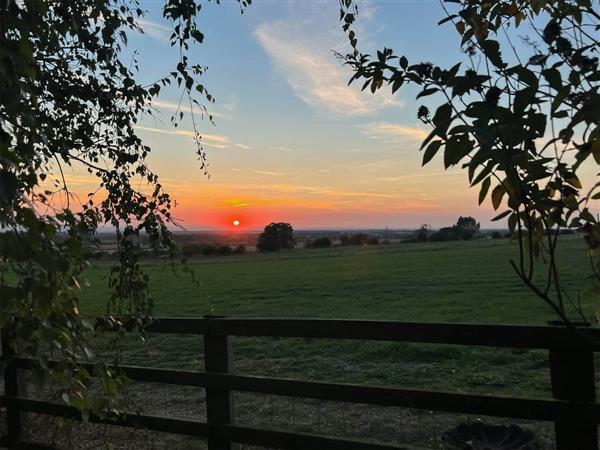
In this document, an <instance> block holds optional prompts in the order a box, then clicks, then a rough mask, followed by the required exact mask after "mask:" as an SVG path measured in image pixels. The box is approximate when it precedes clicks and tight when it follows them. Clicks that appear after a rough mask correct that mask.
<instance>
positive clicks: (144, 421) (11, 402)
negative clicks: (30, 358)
mask: <svg viewBox="0 0 600 450" xmlns="http://www.w3.org/2000/svg"><path fill="white" fill-rule="evenodd" d="M1 401H2V404H4V405H7V406H9V407H14V408H19V409H20V410H22V411H29V412H34V413H38V414H44V415H49V416H58V417H67V418H70V419H75V420H82V419H81V413H80V411H79V410H78V409H77V408H73V407H71V406H67V405H61V404H58V403H51V402H45V401H41V400H34V399H29V398H19V397H17V398H13V397H7V396H4V397H2V398H1ZM89 420H90V422H92V423H102V424H108V425H118V426H122V427H129V428H145V429H148V430H154V431H160V432H164V433H174V434H181V435H185V436H195V437H201V438H207V437H208V436H209V426H208V424H206V423H204V422H195V421H191V420H183V419H172V418H168V417H158V416H151V415H143V414H128V415H126V416H122V417H121V418H119V419H114V418H105V417H99V416H95V415H91V416H90V418H89Z"/></svg>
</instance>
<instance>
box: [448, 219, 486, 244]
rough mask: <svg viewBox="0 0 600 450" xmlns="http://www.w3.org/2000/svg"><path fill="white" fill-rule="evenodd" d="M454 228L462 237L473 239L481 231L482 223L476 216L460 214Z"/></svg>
mask: <svg viewBox="0 0 600 450" xmlns="http://www.w3.org/2000/svg"><path fill="white" fill-rule="evenodd" d="M454 228H455V231H456V234H457V235H458V236H459V238H460V239H465V240H468V239H472V238H473V236H475V235H476V234H477V233H478V232H479V228H480V225H479V223H478V222H477V220H475V218H474V217H471V216H468V217H462V216H460V217H459V218H458V221H457V222H456V225H454Z"/></svg>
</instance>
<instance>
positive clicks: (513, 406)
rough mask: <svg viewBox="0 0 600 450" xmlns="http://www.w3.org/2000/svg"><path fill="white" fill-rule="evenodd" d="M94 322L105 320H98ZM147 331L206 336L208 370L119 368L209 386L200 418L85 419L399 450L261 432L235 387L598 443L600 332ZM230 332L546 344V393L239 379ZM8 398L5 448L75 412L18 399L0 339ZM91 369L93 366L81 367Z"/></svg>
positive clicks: (315, 326) (300, 327)
mask: <svg viewBox="0 0 600 450" xmlns="http://www.w3.org/2000/svg"><path fill="white" fill-rule="evenodd" d="M98 326H106V324H105V323H102V322H98ZM147 329H148V331H149V332H152V333H177V334H198V335H203V336H204V352H205V371H204V372H200V371H190V370H173V369H159V368H149V367H138V366H127V365H125V366H120V369H122V370H123V371H124V373H125V374H126V375H127V376H128V377H129V378H130V379H132V380H137V381H144V382H154V383H163V384H175V385H185V386H197V387H202V388H204V389H206V408H207V421H206V422H205V423H204V422H196V421H189V420H180V419H172V418H166V417H156V416H148V415H138V414H131V415H127V416H124V417H121V418H120V419H119V420H118V421H116V419H106V418H101V417H92V418H91V420H92V421H94V422H100V423H110V424H118V425H121V426H129V427H142V428H146V429H150V430H154V431H164V432H169V433H176V434H182V435H189V436H196V437H202V438H205V439H206V440H207V442H208V448H209V449H210V450H217V449H218V450H229V449H231V445H232V443H244V444H252V445H262V446H269V447H276V448H286V449H338V448H339V449H357V450H367V449H373V450H375V449H381V450H383V449H399V448H400V447H397V446H390V445H386V444H381V443H376V442H370V441H360V440H353V439H342V438H336V437H331V436H321V435H313V434H308V433H291V432H286V431H273V430H261V429H256V428H250V427H240V426H236V425H235V420H234V412H233V411H234V405H233V400H232V397H231V393H232V392H233V391H244V392H256V393H265V394H273V395H281V396H289V397H300V398H310V399H320V400H332V401H344V402H353V403H365V404H372V405H382V406H396V407H410V408H416V409H426V410H436V411H445V412H453V413H465V414H481V415H490V416H500V417H511V418H521V419H529V420H541V421H551V422H554V424H555V434H556V444H557V448H558V449H559V450H571V449H590V450H598V422H599V419H600V405H599V404H597V403H596V402H595V400H596V394H595V372H594V352H595V351H600V345H599V343H600V330H597V329H592V328H586V329H577V330H573V329H569V328H566V327H555V326H508V325H470V324H431V323H411V322H390V321H354V320H313V319H227V318H214V317H207V318H202V319H187V318H186V319H177V318H160V319H156V320H155V321H154V322H153V323H152V324H150V325H149V326H148V327H147ZM229 336H255V337H256V336H260V337H285V338H318V339H357V340H375V341H395V342H420V343H436V344H455V345H469V346H491V347H514V348H533V349H546V350H548V351H549V360H550V375H551V376H550V378H551V383H552V393H553V397H554V398H553V399H529V398H514V397H502V396H489V395H474V394H462V393H460V394H459V393H450V392H438V391H428V390H417V389H400V388H389V387H379V386H366V385H357V384H344V383H324V382H316V381H302V380H293V379H284V378H272V377H259V376H241V375H234V374H232V373H231V371H232V370H231V369H232V368H231V363H230V360H231V350H230V342H229ZM2 344H3V346H2V348H3V358H4V359H5V360H7V362H8V364H7V366H6V368H5V371H4V382H5V395H4V396H2V397H0V406H3V407H5V408H6V410H7V417H8V431H9V433H8V436H7V437H6V439H5V441H6V443H7V444H9V445H17V444H18V442H20V438H21V420H20V413H21V412H23V411H28V412H36V413H40V414H48V415H55V416H65V417H70V418H80V415H79V412H78V411H77V410H76V409H74V408H71V407H68V406H66V405H60V404H54V403H50V402H44V401H39V400H34V399H29V398H23V397H20V396H19V386H18V381H19V379H18V377H17V371H18V370H27V369H30V368H31V367H32V364H33V361H32V360H28V359H25V358H19V357H17V356H15V355H14V354H13V353H12V352H11V350H10V342H9V341H8V339H7V338H6V336H5V337H4V339H3V341H2ZM87 368H88V369H89V370H93V366H92V365H87Z"/></svg>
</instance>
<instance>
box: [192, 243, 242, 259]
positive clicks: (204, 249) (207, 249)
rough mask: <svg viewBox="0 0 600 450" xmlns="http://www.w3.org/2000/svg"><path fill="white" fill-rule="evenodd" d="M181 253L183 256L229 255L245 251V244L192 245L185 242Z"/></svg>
mask: <svg viewBox="0 0 600 450" xmlns="http://www.w3.org/2000/svg"><path fill="white" fill-rule="evenodd" d="M181 253H182V255H183V256H185V257H190V256H197V255H204V256H229V255H241V254H244V253H246V246H245V245H244V244H240V245H236V246H235V247H232V246H229V245H217V244H214V245H213V244H208V245H194V244H187V245H184V246H183V247H182V249H181Z"/></svg>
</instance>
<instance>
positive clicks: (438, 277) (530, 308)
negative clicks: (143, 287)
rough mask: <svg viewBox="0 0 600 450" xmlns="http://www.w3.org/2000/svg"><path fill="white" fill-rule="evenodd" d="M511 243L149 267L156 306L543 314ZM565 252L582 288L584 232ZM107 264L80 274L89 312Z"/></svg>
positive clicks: (573, 283) (519, 317)
mask: <svg viewBox="0 0 600 450" xmlns="http://www.w3.org/2000/svg"><path fill="white" fill-rule="evenodd" d="M516 251H517V249H516V247H515V246H514V245H512V244H510V243H509V242H508V240H485V241H470V242H450V243H426V244H400V245H381V246H373V247H334V248H331V249H325V250H322V249H311V250H305V249H296V250H293V251H288V252H280V253H274V254H267V255H261V254H247V255H241V256H232V257H198V258H197V259H192V260H190V262H189V264H188V265H189V266H190V267H191V268H192V269H194V271H195V272H196V274H197V276H198V278H199V279H200V281H201V286H200V287H198V286H195V285H194V284H193V283H192V281H191V279H190V278H189V277H188V276H187V275H186V274H185V273H183V272H181V270H179V271H178V273H174V272H173V271H172V270H171V268H170V267H169V266H167V265H163V264H161V263H159V262H153V261H149V262H148V263H147V267H146V269H147V272H148V273H149V274H150V277H151V290H152V294H153V297H154V298H155V300H156V310H155V314H156V315H171V316H201V315H203V314H207V313H215V314H224V315H227V316H238V317H274V316H281V317H327V318H361V319H394V320H420V321H458V322H486V323H538V324H539V323H544V322H545V321H546V320H548V319H551V318H553V316H552V314H551V312H550V311H549V310H548V308H547V307H545V306H544V305H543V304H542V303H541V302H540V301H539V300H538V299H537V298H535V297H534V296H533V295H532V294H531V293H530V292H529V291H528V290H527V289H526V288H524V287H522V285H521V283H520V281H519V280H518V279H517V277H516V276H515V274H514V273H513V271H512V269H511V267H510V266H509V260H510V259H511V258H516V257H517V253H516ZM562 258H563V266H562V267H561V269H562V271H563V276H564V280H565V284H566V286H568V287H572V288H574V289H577V288H580V289H586V288H588V287H589V285H590V283H591V280H589V279H588V278H589V266H588V261H587V259H586V258H585V248H584V244H583V242H582V240H581V239H576V238H565V239H564V240H563V242H562ZM106 265H107V263H105V262H104V263H103V262H99V263H97V264H96V266H95V267H93V268H92V269H91V270H90V271H89V272H88V274H87V277H88V280H89V282H90V287H89V288H87V289H85V290H84V292H83V299H84V300H83V308H84V310H86V311H87V312H90V313H92V312H94V313H96V312H102V311H103V309H104V304H105V301H106V298H107V295H108V289H107V288H106V281H105V279H104V277H105V276H106V275H107V272H108V271H107V270H106ZM598 306H600V305H598ZM592 307H593V305H590V308H592Z"/></svg>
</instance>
